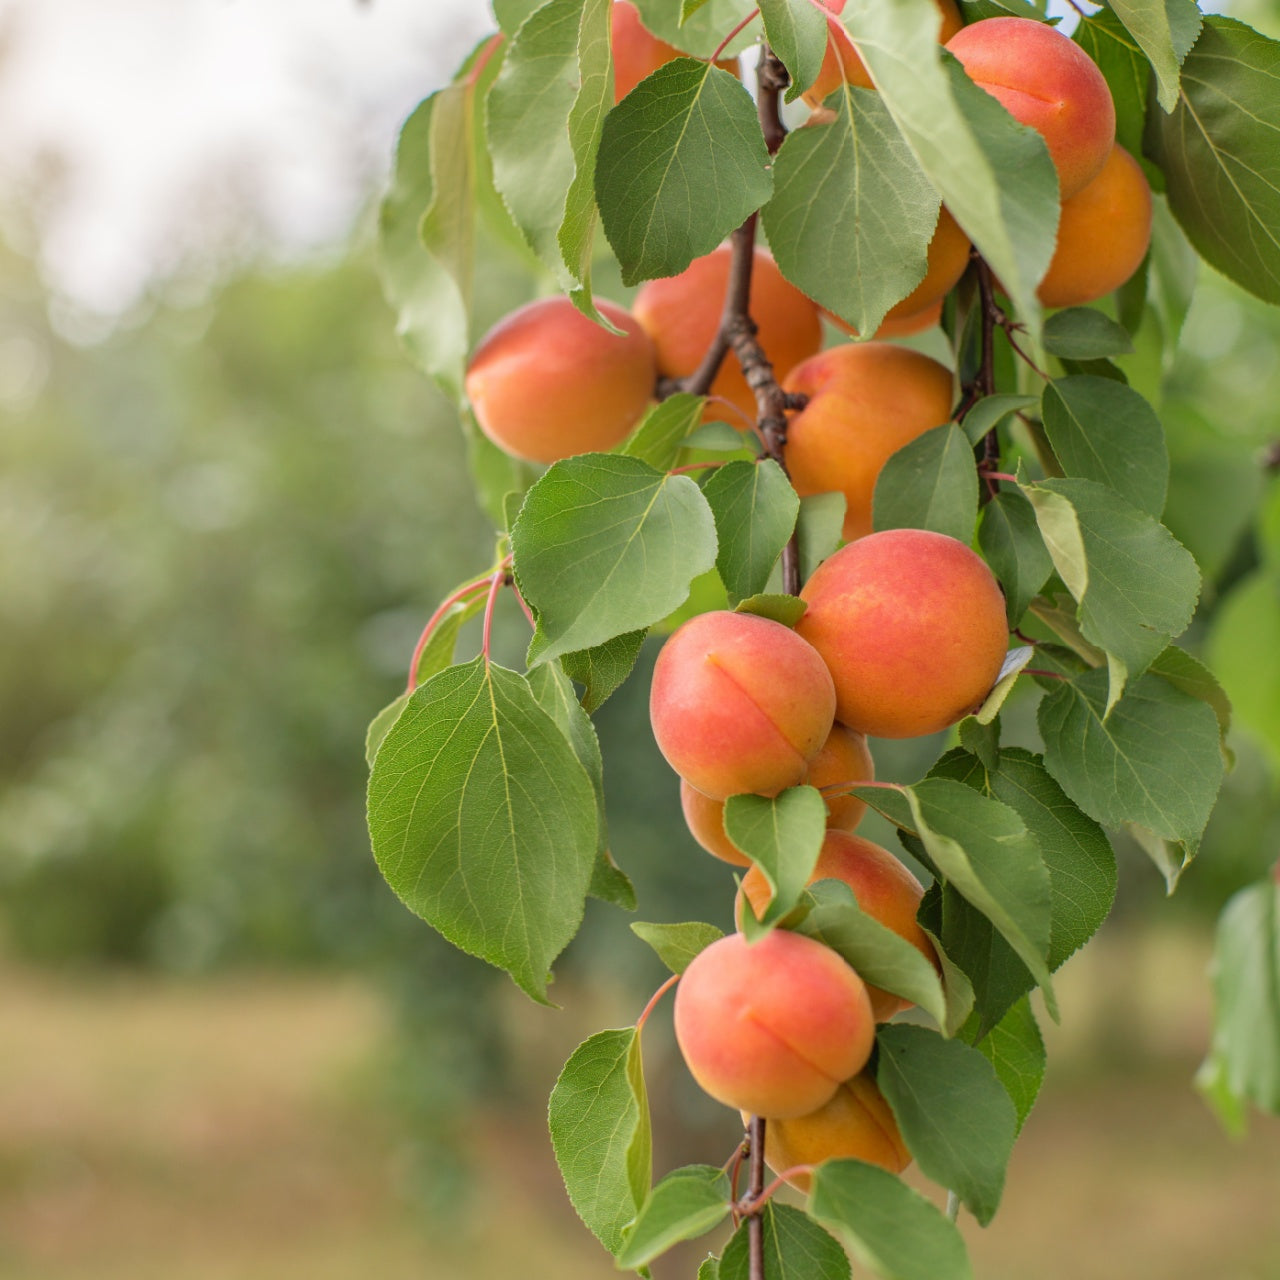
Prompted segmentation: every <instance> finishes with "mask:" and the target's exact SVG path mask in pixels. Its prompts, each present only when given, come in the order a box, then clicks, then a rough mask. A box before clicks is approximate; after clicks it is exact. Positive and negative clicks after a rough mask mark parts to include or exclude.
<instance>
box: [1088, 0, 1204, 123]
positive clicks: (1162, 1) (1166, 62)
mask: <svg viewBox="0 0 1280 1280" xmlns="http://www.w3.org/2000/svg"><path fill="white" fill-rule="evenodd" d="M1110 4H1111V8H1112V10H1113V11H1114V12H1115V14H1116V16H1117V17H1118V18H1119V19H1120V21H1121V22H1123V23H1124V25H1125V27H1126V28H1127V29H1128V31H1129V33H1130V35H1132V36H1133V38H1134V39H1135V40H1136V41H1137V42H1138V46H1139V47H1140V48H1141V49H1142V52H1143V53H1145V54H1146V55H1147V58H1148V59H1149V61H1150V63H1151V68H1152V70H1153V71H1154V72H1155V76H1156V85H1157V90H1156V97H1157V99H1158V100H1159V103H1160V105H1161V106H1162V107H1163V108H1164V109H1165V111H1172V110H1173V108H1174V104H1175V103H1176V102H1177V101H1178V68H1179V66H1180V64H1181V62H1182V60H1183V58H1185V57H1186V56H1187V50H1188V49H1189V48H1190V47H1191V45H1192V43H1193V42H1194V40H1195V37H1196V34H1197V33H1198V31H1199V29H1200V11H1199V10H1198V9H1197V8H1196V6H1195V5H1194V4H1193V3H1191V0H1110ZM1175 10H1176V12H1174V11H1175ZM1185 11H1189V12H1190V13H1191V14H1192V15H1193V16H1192V18H1191V21H1190V23H1188V21H1187V16H1186V12H1185ZM1188 37H1189V38H1188Z"/></svg>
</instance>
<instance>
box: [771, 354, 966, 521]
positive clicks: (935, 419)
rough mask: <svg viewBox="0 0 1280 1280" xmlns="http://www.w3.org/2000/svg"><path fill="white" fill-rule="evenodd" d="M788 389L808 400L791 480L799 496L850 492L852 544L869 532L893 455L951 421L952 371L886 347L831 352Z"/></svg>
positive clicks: (799, 419) (793, 444)
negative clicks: (878, 480) (880, 479)
mask: <svg viewBox="0 0 1280 1280" xmlns="http://www.w3.org/2000/svg"><path fill="white" fill-rule="evenodd" d="M783 387H784V389H785V390H786V391H789V392H797V393H800V394H803V395H806V396H808V397H809V403H808V404H807V405H806V406H805V408H803V409H801V410H800V411H799V412H798V413H795V414H792V416H791V418H790V421H789V423H788V425H787V442H786V448H785V457H786V461H787V469H788V471H789V472H790V474H791V483H792V484H793V485H794V486H795V489H796V492H797V493H798V494H800V495H801V497H805V496H807V495H809V494H814V493H826V492H828V491H830V490H833V489H834V490H839V491H840V492H842V493H843V494H844V496H845V516H844V536H845V538H846V539H853V538H861V537H863V536H864V535H866V534H868V533H870V532H871V499H872V495H873V493H874V492H875V485H876V478H877V477H878V476H879V475H880V469H881V467H883V466H884V464H885V463H886V462H887V461H888V460H889V457H890V456H891V455H892V454H894V453H896V452H897V451H898V450H899V449H901V448H902V446H903V445H905V444H907V443H909V442H910V441H912V440H914V439H915V438H916V437H917V436H920V435H923V434H924V433H925V432H926V431H928V430H929V429H930V428H932V427H938V426H941V425H942V424H943V423H944V422H946V421H947V420H948V419H949V418H950V417H951V402H952V378H951V371H950V370H949V369H947V368H946V366H945V365H941V364H939V363H938V361H936V360H934V359H932V358H931V357H929V356H926V355H923V354H922V353H921V352H919V351H911V350H909V349H908V348H906V347H896V346H894V345H893V344H892V343H887V342H864V343H858V344H850V345H848V346H837V347H829V348H828V349H827V350H826V351H822V352H819V354H818V355H816V356H812V357H810V358H809V359H808V360H806V361H804V362H803V363H802V364H799V365H797V366H796V367H795V368H794V369H793V370H792V371H791V373H790V374H789V375H788V377H787V378H786V379H785V381H784V382H783Z"/></svg>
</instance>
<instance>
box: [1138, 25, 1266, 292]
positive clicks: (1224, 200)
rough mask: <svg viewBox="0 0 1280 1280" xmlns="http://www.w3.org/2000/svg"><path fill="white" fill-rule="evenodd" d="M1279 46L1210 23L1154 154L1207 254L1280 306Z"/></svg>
mask: <svg viewBox="0 0 1280 1280" xmlns="http://www.w3.org/2000/svg"><path fill="white" fill-rule="evenodd" d="M1277 48H1280V46H1277V44H1276V42H1275V41H1274V40H1269V39H1267V37H1266V36H1262V35H1259V34H1258V33H1257V32H1256V31H1251V30H1250V29H1249V28H1248V27H1247V26H1245V25H1244V23H1242V22H1237V21H1236V20H1235V19H1233V18H1223V17H1217V16H1213V17H1207V18H1206V19H1205V21H1204V29H1203V30H1202V31H1201V33H1200V38H1199V40H1197V41H1196V44H1195V47H1194V48H1193V49H1192V50H1191V52H1190V54H1188V55H1187V59H1186V61H1185V62H1184V63H1183V67H1182V92H1181V94H1180V95H1179V98H1178V102H1177V105H1176V106H1175V107H1174V109H1173V111H1172V113H1171V114H1169V115H1165V114H1163V113H1162V112H1156V111H1153V112H1152V113H1151V115H1150V118H1149V120H1148V124H1147V136H1146V150H1147V153H1148V154H1149V155H1150V156H1151V158H1152V159H1153V160H1155V162H1156V163H1157V164H1158V165H1159V166H1160V168H1161V169H1162V170H1163V171H1164V175H1165V179H1166V181H1167V185H1168V195H1169V204H1170V207H1171V208H1172V209H1173V212H1174V214H1175V216H1176V217H1177V219H1178V222H1179V223H1180V224H1181V226H1182V229H1183V230H1184V231H1185V232H1186V233H1187V235H1188V236H1189V237H1190V239H1191V243H1192V244H1194V245H1195V247H1196V249H1197V250H1198V251H1199V253H1200V256H1201V257H1202V258H1204V259H1205V261H1207V262H1208V263H1210V264H1211V265H1212V266H1214V267H1216V268H1217V269H1218V270H1219V271H1221V272H1222V274H1223V275H1225V276H1227V277H1229V278H1230V279H1232V280H1234V281H1235V282H1236V283H1237V284H1238V285H1241V286H1243V287H1244V288H1245V289H1248V290H1249V292H1251V293H1254V294H1256V295H1257V296H1258V297H1259V298H1262V299H1263V300H1264V301H1266V302H1273V303H1274V302H1280V173H1277V171H1276V166H1275V164H1274V162H1273V160H1274V157H1275V156H1276V154H1277V153H1280V94H1277V93H1276V89H1275V77H1276V65H1277Z"/></svg>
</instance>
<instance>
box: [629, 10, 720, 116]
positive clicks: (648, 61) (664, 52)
mask: <svg viewBox="0 0 1280 1280" xmlns="http://www.w3.org/2000/svg"><path fill="white" fill-rule="evenodd" d="M610 16H611V19H612V23H611V32H612V39H613V100H614V102H615V103H619V102H621V101H622V99H623V98H625V97H626V96H627V94H629V93H630V92H631V90H632V89H634V88H635V87H636V85H638V84H639V83H640V81H641V80H643V79H644V78H645V77H646V76H650V75H652V74H653V73H654V72H655V71H657V69H658V68H659V67H663V66H666V64H667V63H668V62H670V61H671V60H672V59H673V58H683V57H684V56H685V55H684V54H683V53H681V52H680V50H679V49H677V48H676V47H675V45H671V44H668V43H667V42H666V41H665V40H660V39H659V38H658V37H657V36H655V35H654V34H653V32H652V31H650V30H649V28H648V27H646V26H645V25H644V22H643V21H642V20H641V17H640V10H639V9H637V8H636V7H635V5H634V4H632V3H631V0H613V12H612V14H611V15H610ZM716 66H717V67H719V68H720V69H721V70H722V71H729V72H732V73H733V74H734V75H737V74H738V60H737V59H736V58H729V59H726V60H724V61H722V62H717V63H716Z"/></svg>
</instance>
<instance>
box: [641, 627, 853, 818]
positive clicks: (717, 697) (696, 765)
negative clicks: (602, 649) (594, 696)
mask: <svg viewBox="0 0 1280 1280" xmlns="http://www.w3.org/2000/svg"><path fill="white" fill-rule="evenodd" d="M834 714H835V690H834V687H833V686H832V683H831V675H830V673H829V672H828V671H827V668H826V666H825V665H824V664H823V661H822V659H821V658H820V657H819V656H818V654H817V652H816V651H815V650H814V649H813V647H812V646H811V645H809V644H807V643H806V642H805V641H803V640H801V639H800V637H799V636H798V635H797V634H796V633H795V632H794V631H793V630H791V628H790V627H784V626H783V625H782V623H780V622H773V621H772V620H770V619H769V618H762V617H759V616H758V615H756V614H751V613H729V612H727V611H725V610H715V611H713V612H710V613H702V614H699V615H698V616H697V617H696V618H691V619H690V620H689V621H688V622H686V623H684V625H683V626H681V627H679V628H678V629H677V630H676V631H675V632H674V633H673V634H672V636H671V637H670V639H668V641H667V643H666V644H665V645H664V646H663V647H662V652H661V653H659V654H658V660H657V662H656V663H655V664H654V669H653V683H652V685H651V687H650V693H649V717H650V720H651V721H652V724H653V736H654V738H655V739H656V740H657V743H658V748H659V750H660V751H661V752H662V754H663V755H664V756H665V757H666V759H667V763H668V764H670V766H671V767H672V768H673V769H674V770H675V771H676V772H677V773H678V774H679V775H680V776H681V777H682V778H684V779H686V780H687V781H688V782H689V783H690V784H691V785H692V786H693V787H695V788H697V790H699V791H701V792H702V793H703V795H705V796H709V797H710V798H711V799H712V800H724V799H726V798H727V797H729V796H732V795H737V794H739V793H740V792H744V791H754V792H756V793H757V794H759V795H770V796H771V795H777V793H778V792H779V791H781V790H783V789H784V788H786V787H792V786H795V785H796V783H798V782H800V781H801V780H802V779H803V778H804V776H805V773H806V772H807V770H808V768H809V761H810V760H811V759H812V758H813V757H814V756H815V755H816V754H817V753H818V749H819V748H820V747H821V746H822V744H823V742H825V741H826V738H827V735H828V734H829V733H830V732H831V725H832V722H833V719H834Z"/></svg>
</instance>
